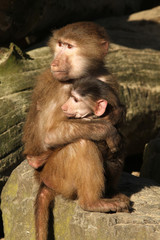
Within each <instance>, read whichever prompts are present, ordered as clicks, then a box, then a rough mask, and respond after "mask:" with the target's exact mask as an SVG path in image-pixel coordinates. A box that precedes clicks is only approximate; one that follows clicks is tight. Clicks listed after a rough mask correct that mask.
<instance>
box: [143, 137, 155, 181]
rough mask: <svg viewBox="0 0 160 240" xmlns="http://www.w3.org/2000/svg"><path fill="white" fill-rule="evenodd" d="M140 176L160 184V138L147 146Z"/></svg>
mask: <svg viewBox="0 0 160 240" xmlns="http://www.w3.org/2000/svg"><path fill="white" fill-rule="evenodd" d="M140 175H141V176H142V177H146V178H150V179H153V180H155V181H156V182H158V183H160V137H157V138H155V139H153V140H152V141H150V142H149V143H148V144H146V146H145V149H144V154H143V164H142V167H141V172H140Z"/></svg>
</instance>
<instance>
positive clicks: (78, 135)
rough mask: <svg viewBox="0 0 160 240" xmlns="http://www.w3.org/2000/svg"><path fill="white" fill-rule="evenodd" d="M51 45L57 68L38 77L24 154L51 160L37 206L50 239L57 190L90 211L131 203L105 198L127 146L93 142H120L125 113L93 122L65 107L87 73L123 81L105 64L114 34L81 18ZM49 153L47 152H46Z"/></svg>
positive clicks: (40, 228) (42, 233) (40, 237)
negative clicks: (116, 148) (115, 149)
mask: <svg viewBox="0 0 160 240" xmlns="http://www.w3.org/2000/svg"><path fill="white" fill-rule="evenodd" d="M59 39H60V40H61V41H64V45H63V48H64V49H63V48H62V51H61V50H57V49H59V48H58V47H57V45H56V42H57V41H59ZM78 39H79V40H78ZM69 41H71V42H69ZM72 41H73V42H72ZM68 42H69V44H77V45H76V47H75V50H74V48H73V51H71V53H70V51H69V50H66V48H67V47H68ZM50 46H51V47H52V48H53V49H56V50H55V52H54V60H53V62H52V64H51V70H52V73H51V72H50V70H46V71H45V72H44V73H43V74H42V75H41V76H40V77H39V79H38V82H37V85H36V87H35V89H34V93H33V99H32V104H31V107H30V110H29V113H28V116H27V120H26V124H25V127H24V136H23V141H24V143H25V149H24V153H25V154H26V156H28V158H29V159H28V160H29V163H30V165H32V161H33V162H34V160H37V159H36V158H37V157H38V160H42V161H43V160H44V162H43V163H45V162H46V164H45V165H44V168H43V169H42V170H41V171H40V173H39V174H40V175H39V179H40V183H41V187H40V189H39V193H38V195H37V199H36V211H35V215H36V239H37V240H46V239H47V221H48V208H49V205H50V203H51V201H52V200H53V199H54V197H55V195H56V194H61V195H62V196H64V197H66V198H73V196H75V195H77V196H78V201H79V204H80V206H81V207H82V208H83V209H84V210H88V211H100V212H110V211H114V212H116V211H126V210H128V207H129V199H128V198H127V197H126V196H124V195H117V197H114V198H112V199H102V198H101V197H102V196H103V192H104V191H105V177H104V175H106V176H107V177H108V179H107V182H106V183H107V184H106V185H107V190H108V191H109V192H114V191H116V188H117V182H118V179H119V176H120V174H121V171H122V167H123V157H122V155H123V154H122V153H121V150H120V152H117V153H115V154H112V153H111V152H110V151H109V149H105V150H104V149H103V150H102V148H103V147H102V148H101V147H100V146H98V147H97V145H96V144H95V143H94V142H93V141H101V140H103V139H106V137H107V138H108V139H110V140H111V141H112V142H113V144H115V145H116V144H117V142H116V141H117V140H115V139H114V138H115V136H116V134H117V130H116V128H114V127H113V125H115V124H116V123H117V122H118V121H119V116H120V115H119V116H118V115H117V113H116V114H115V113H112V116H111V115H110V116H111V117H110V116H109V117H108V116H107V117H106V119H105V118H100V119H99V118H98V119H93V120H91V121H89V122H87V121H84V120H83V119H68V118H67V117H66V116H65V115H64V113H63V112H62V110H61V106H62V105H63V104H64V103H65V102H66V101H67V99H68V97H69V95H70V91H71V87H72V84H73V79H74V80H75V81H78V78H80V77H83V76H84V75H85V76H86V75H90V74H93V75H96V76H99V77H102V78H103V79H105V81H106V82H107V83H108V84H110V85H111V86H112V87H113V88H115V89H117V82H116V81H115V80H114V79H112V77H111V75H109V74H108V71H107V70H106V69H105V67H104V57H105V54H106V52H107V51H106V48H107V46H108V36H107V34H106V32H105V30H104V29H103V28H102V27H99V26H98V25H95V24H93V23H85V22H84V23H76V24H72V25H68V26H66V27H65V28H64V29H63V28H62V29H60V30H58V31H56V33H55V35H54V37H52V38H51V40H50ZM93 49H94V51H93ZM86 50H87V51H86ZM62 67H63V68H64V69H62ZM62 70H65V71H62ZM57 71H58V72H57ZM59 71H60V72H59ZM61 71H62V72H61ZM71 79H72V80H71ZM88 84H89V83H88ZM37 104H38V107H37ZM121 112H122V111H120V114H121ZM117 116H118V117H117ZM102 145H103V144H102ZM48 151H49V153H48ZM101 151H102V153H101ZM45 153H47V157H44V156H45ZM41 155H42V156H43V157H42V159H41ZM103 157H105V158H106V161H105V162H104V161H103ZM40 165H41V164H40ZM103 165H105V168H106V171H105V172H104V166H103Z"/></svg>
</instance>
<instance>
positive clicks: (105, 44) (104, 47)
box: [102, 41, 109, 55]
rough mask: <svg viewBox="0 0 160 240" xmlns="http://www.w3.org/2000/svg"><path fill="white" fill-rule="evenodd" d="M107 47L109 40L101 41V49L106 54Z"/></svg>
mask: <svg viewBox="0 0 160 240" xmlns="http://www.w3.org/2000/svg"><path fill="white" fill-rule="evenodd" d="M108 48H109V42H107V41H102V49H103V53H104V55H106V54H107V53H108Z"/></svg>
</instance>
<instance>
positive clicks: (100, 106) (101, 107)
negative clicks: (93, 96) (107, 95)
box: [94, 99, 108, 117]
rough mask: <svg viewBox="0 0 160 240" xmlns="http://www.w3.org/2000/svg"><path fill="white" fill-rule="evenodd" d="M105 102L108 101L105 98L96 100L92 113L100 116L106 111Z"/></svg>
mask: <svg viewBox="0 0 160 240" xmlns="http://www.w3.org/2000/svg"><path fill="white" fill-rule="evenodd" d="M107 104H108V102H107V101H106V100H105V99H100V100H98V101H97V102H96V107H95V110H94V114H95V115H96V116H98V117H100V116H102V115H103V114H104V113H105V111H106V107H107Z"/></svg>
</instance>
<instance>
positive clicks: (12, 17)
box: [0, 0, 160, 237]
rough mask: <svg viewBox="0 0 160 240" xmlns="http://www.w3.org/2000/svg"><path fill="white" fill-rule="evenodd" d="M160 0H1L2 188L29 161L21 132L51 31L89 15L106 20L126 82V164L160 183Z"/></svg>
mask: <svg viewBox="0 0 160 240" xmlns="http://www.w3.org/2000/svg"><path fill="white" fill-rule="evenodd" d="M158 4H159V1H158V0H154V1H145V0H119V1H118V0H112V1H111V0H99V1H95V0H90V1H85V0H79V1H74V0H62V1H56V0H43V1H42V0H34V1H33V0H32V1H31V0H23V1H18V0H12V1H11V0H0V191H1V190H2V187H3V186H4V184H5V182H6V181H7V179H8V177H9V176H10V174H11V172H12V170H13V169H15V168H16V166H17V165H18V164H19V163H21V162H22V161H23V156H22V151H23V145H22V142H21V136H22V129H23V124H24V121H25V116H26V113H27V110H28V107H29V103H30V97H31V93H32V89H33V86H34V84H35V77H36V75H37V74H39V73H41V72H42V71H43V70H44V69H45V68H46V67H48V66H49V64H50V62H51V59H52V55H51V53H50V51H49V48H48V47H46V43H47V40H48V38H49V35H50V34H51V32H52V29H55V28H59V27H61V26H63V25H65V24H67V23H71V22H75V21H83V20H84V21H88V20H93V21H96V22H97V23H99V24H101V25H103V26H104V27H105V28H106V29H107V31H108V33H109V35H110V38H111V45H110V51H109V53H108V56H107V58H106V65H107V66H108V68H109V69H110V71H111V72H112V73H113V74H114V75H115V76H116V77H117V79H118V81H119V83H120V86H121V99H122V101H123V102H124V103H125V105H126V108H127V121H126V124H125V126H124V128H123V129H122V131H123V133H124V135H125V137H126V164H125V168H124V170H125V171H127V172H129V173H133V172H134V174H135V175H138V176H139V175H140V174H141V176H144V177H147V178H152V179H154V180H156V181H157V182H160V179H159V177H158V176H160V170H159V167H156V166H159V162H160V159H159V150H157V149H158V147H157V146H159V145H158V144H159V137H158V139H157V138H156V137H157V134H158V133H159V132H160V6H158ZM154 138H156V139H155V140H154ZM146 144H148V145H146ZM145 145H146V147H145ZM143 152H144V156H143ZM153 162H154V164H153ZM140 171H141V173H140ZM1 236H3V230H2V229H1V233H0V237H1Z"/></svg>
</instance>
